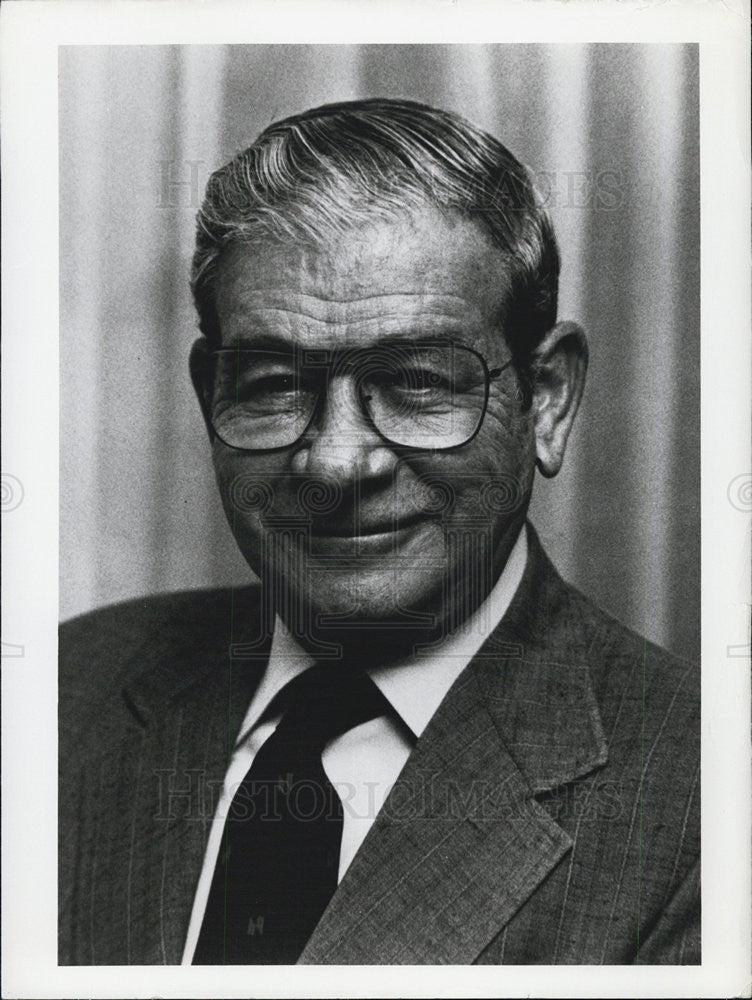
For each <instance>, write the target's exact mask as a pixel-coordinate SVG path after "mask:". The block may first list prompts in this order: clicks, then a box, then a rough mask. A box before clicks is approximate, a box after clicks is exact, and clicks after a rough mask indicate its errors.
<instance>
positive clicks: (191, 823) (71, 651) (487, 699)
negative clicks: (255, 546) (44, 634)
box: [59, 532, 700, 965]
mask: <svg viewBox="0 0 752 1000" xmlns="http://www.w3.org/2000/svg"><path fill="white" fill-rule="evenodd" d="M530 535H531V545H530V555H529V559H528V565H527V568H526V571H525V575H524V578H523V581H522V583H521V585H520V588H519V590H518V593H517V595H516V597H515V599H514V601H513V603H512V605H511V607H510V609H509V611H508V612H507V615H506V616H505V618H504V621H503V622H502V624H501V626H500V627H499V628H498V629H497V630H496V631H495V632H493V633H492V634H491V635H490V636H489V638H488V640H487V641H486V643H485V645H484V646H483V647H482V649H481V650H480V652H479V653H478V655H477V656H476V657H475V658H474V660H473V661H472V662H471V663H470V665H469V666H468V667H467V669H466V670H465V671H464V672H463V673H462V674H461V675H460V677H459V678H458V680H457V681H456V683H455V684H454V686H453V687H452V689H451V690H450V692H449V693H448V694H447V696H446V698H445V700H444V701H443V703H442V704H441V706H440V707H439V709H438V711H437V712H436V714H435V715H434V717H433V719H432V720H431V722H430V723H429V725H428V727H427V729H426V730H425V732H424V734H423V735H422V737H421V738H420V740H419V741H418V743H417V745H416V747H415V749H414V751H413V753H412V755H411V756H410V759H409V760H408V762H407V764H406V765H405V768H404V770H403V772H402V774H401V776H400V778H399V780H398V782H397V784H396V785H395V787H394V788H393V790H392V792H391V795H390V797H389V799H388V801H387V803H386V804H385V806H384V808H383V810H382V811H381V813H380V814H379V816H378V818H377V820H376V822H375V823H374V825H373V827H372V828H371V830H370V832H369V834H368V836H367V838H366V840H365V841H364V843H363V845H362V847H361V849H360V851H359V852H358V854H357V855H356V857H355V860H354V861H353V863H352V864H351V866H350V868H349V869H348V871H347V873H346V875H345V877H344V879H343V881H342V882H341V884H340V886H339V888H338V890H337V892H336V894H335V896H334V897H333V899H332V901H331V903H330V905H329V907H328V909H327V911H326V912H325V914H324V916H323V918H322V920H321V922H320V923H319V925H318V927H317V929H316V931H315V932H314V934H313V936H312V938H311V939H310V941H309V942H308V945H307V947H306V950H305V952H304V953H303V955H302V957H301V962H307V963H340V964H347V963H356V964H378V963H393V964H398V963H410V964H420V963H435V964H442V963H453V964H464V963H504V964H552V963H576V964H598V963H607V964H625V963H634V962H639V963H646V964H647V963H669V964H687V963H696V962H699V961H700V944H699V936H700V931H699V929H700V905H699V897H700V892H699V890H700V875H699V741H700V726H699V692H698V676H697V673H698V672H697V671H696V670H695V669H694V668H692V667H691V666H689V665H687V664H685V663H682V662H679V661H677V660H675V659H674V658H672V657H670V656H668V655H667V654H666V653H664V652H662V651H661V650H659V649H657V648H656V647H654V646H651V645H650V644H649V643H647V642H646V641H644V640H643V639H641V638H639V637H638V636H636V635H634V634H633V633H631V632H629V631H628V630H627V629H625V628H624V627H623V626H621V625H619V624H618V623H617V622H615V621H613V620H612V619H611V618H609V617H607V616H606V615H604V614H603V613H602V612H600V611H599V610H598V609H596V608H595V607H594V606H593V605H592V604H591V603H590V602H589V601H588V600H587V599H585V598H584V597H583V596H582V595H580V594H579V593H578V592H576V591H575V590H574V589H573V588H571V587H569V586H567V585H566V584H564V583H563V582H562V580H561V579H560V577H559V576H558V575H557V573H556V571H555V570H554V568H553V566H552V565H551V564H550V562H549V561H548V559H547V557H546V556H545V554H544V553H543V551H542V549H541V547H540V544H539V543H538V541H537V539H536V538H535V536H534V533H533V532H531V533H530ZM259 603H260V602H259V594H258V591H257V590H256V589H254V588H248V589H244V590H242V591H235V592H234V594H233V593H232V592H231V591H209V592H192V593H183V594H176V595H170V596H166V597H159V598H150V599H147V600H143V601H133V602H129V603H127V604H123V605H119V606H116V607H113V608H108V609H105V610H103V611H98V612H94V613H92V614H91V615H86V616H84V617H81V618H79V619H76V620H74V621H72V622H70V623H68V624H67V625H64V626H63V627H62V631H61V646H60V650H61V655H60V685H61V686H60V800H59V816H60V868H59V902H60V918H59V931H60V955H59V960H60V963H61V964H74V965H89V964H117V965H120V964H138V965H141V964H154V963H178V962H180V959H181V954H182V949H183V944H184V940H185V935H186V932H187V927H188V921H189V917H190V912H191V905H192V901H193V894H194V891H195V888H196V884H197V880H198V876H199V872H200V869H201V862H202V857H203V852H204V847H205V844H206V839H207V836H208V832H209V827H210V823H211V818H212V809H213V804H214V802H215V801H216V798H215V797H216V794H217V791H218V788H219V787H220V786H221V782H222V779H223V775H224V770H225V767H226V764H227V761H228V756H229V754H230V751H231V747H232V743H233V740H234V737H235V736H236V734H237V731H238V728H239V726H240V723H241V720H242V717H243V713H244V711H245V708H246V706H247V704H248V701H249V699H250V697H251V695H252V693H253V690H254V687H255V685H256V684H257V683H258V679H259V677H260V675H261V673H262V671H263V668H264V665H265V657H266V655H267V652H268V646H269V637H268V636H265V635H264V634H263V633H262V632H261V631H260V618H261V615H260V611H259ZM231 620H232V621H233V622H234V623H235V625H234V628H235V631H234V636H235V638H236V639H245V640H248V641H249V642H250V643H251V645H253V644H254V643H255V647H254V648H255V652H256V655H255V657H252V658H243V659H233V660H232V661H231V660H230V657H229V652H228V647H229V639H230V623H231ZM239 623H242V626H239ZM239 627H240V628H241V631H240V632H239Z"/></svg>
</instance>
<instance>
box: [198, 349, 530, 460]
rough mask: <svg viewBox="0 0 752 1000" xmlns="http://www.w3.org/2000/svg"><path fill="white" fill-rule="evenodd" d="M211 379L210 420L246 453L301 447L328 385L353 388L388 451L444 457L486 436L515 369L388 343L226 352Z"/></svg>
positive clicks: (213, 356)
mask: <svg viewBox="0 0 752 1000" xmlns="http://www.w3.org/2000/svg"><path fill="white" fill-rule="evenodd" d="M209 359H210V361H209V366H208V371H207V373H206V377H207V382H206V383H205V384H206V387H207V401H208V415H209V420H210V423H211V425H212V428H213V429H214V433H215V434H216V435H217V437H218V438H219V439H220V440H221V441H223V442H224V443H225V444H226V445H228V446H229V447H230V448H236V449H238V450H240V451H257V452H260V451H275V450H277V449H282V448H289V447H290V446H291V445H293V444H295V443H296V442H297V441H299V440H300V439H301V438H302V437H303V436H304V435H305V433H306V431H307V430H308V429H309V427H310V426H311V424H312V423H313V422H314V421H315V420H316V417H317V415H318V414H319V412H320V408H321V405H322V400H323V399H324V397H325V389H326V386H327V384H328V382H329V380H331V379H333V378H336V377H338V376H345V375H346V376H348V377H351V378H353V380H354V384H355V387H356V390H357V395H358V399H359V402H360V407H361V410H362V413H363V414H364V416H365V418H366V420H367V421H368V423H369V424H370V425H371V426H372V427H373V428H374V430H375V431H376V432H377V433H378V434H379V435H380V436H381V437H382V438H383V439H384V440H385V441H387V442H389V443H390V444H393V445H397V446H399V447H403V448H412V449H427V450H442V451H445V450H447V449H449V448H457V447H459V446H460V445H464V444H467V443H468V442H469V441H471V440H472V438H473V437H475V435H476V434H477V433H478V430H479V429H480V426H481V424H482V423H483V418H484V417H485V414H486V408H487V406H488V395H489V386H490V383H491V381H492V380H493V379H496V378H498V377H499V375H501V373H502V372H503V371H504V370H505V369H506V368H508V367H509V365H510V364H511V363H512V362H511V359H510V360H509V361H507V362H506V364H504V365H502V366H501V367H500V368H494V369H491V370H489V368H488V365H487V364H486V361H485V359H484V358H483V357H482V356H481V355H480V354H478V353H477V351H474V350H472V348H469V347H465V346H464V345H459V344H454V343H451V342H446V341H440V342H435V343H434V342H425V341H421V342H420V343H414V342H402V341H400V342H395V341H392V342H389V343H388V344H382V345H380V346H376V347H368V348H358V349H355V350H353V349H340V350H334V351H323V350H315V349H309V348H295V349H292V350H290V351H288V352H284V351H267V350H256V349H250V348H242V347H238V348H234V347H230V348H220V349H218V350H215V351H212V352H210V354H209Z"/></svg>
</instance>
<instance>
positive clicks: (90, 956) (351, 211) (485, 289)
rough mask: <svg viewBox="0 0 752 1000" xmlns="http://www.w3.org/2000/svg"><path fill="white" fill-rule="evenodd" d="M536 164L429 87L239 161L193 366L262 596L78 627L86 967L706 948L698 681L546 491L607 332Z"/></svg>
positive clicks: (77, 938)
mask: <svg viewBox="0 0 752 1000" xmlns="http://www.w3.org/2000/svg"><path fill="white" fill-rule="evenodd" d="M557 281H558V252H557V248H556V243H555V240H554V235H553V231H552V228H551V224H550V221H549V219H548V217H547V215H546V213H545V211H544V209H543V207H542V205H541V204H540V202H539V200H538V199H537V198H536V194H535V191H534V188H533V186H532V184H531V182H530V179H529V177H528V175H527V173H526V171H525V169H524V168H523V167H522V166H521V165H520V163H519V162H518V161H517V160H516V159H515V158H514V157H513V156H512V155H511V154H510V153H509V152H508V151H507V150H506V149H505V148H504V147H503V146H502V145H501V144H500V143H499V142H498V141H496V140H495V139H494V138H492V137H491V136H489V135H487V134H486V133H484V132H481V131H480V130H478V129H477V128H475V127H473V126H472V125H470V124H469V123H467V122H466V121H464V120H462V119H460V118H459V117H457V116H455V115H452V114H448V113H445V112H442V111H438V110H435V109H432V108H428V107H425V106H422V105H419V104H414V103H411V102H407V101H388V100H370V101H359V102H353V103H348V104H339V105H330V106H326V107H323V108H317V109H314V110H312V111H308V112H306V113H304V114H301V115H298V116H295V117H294V118H290V119H287V120H285V121H282V122H279V123H277V124H274V125H272V126H270V127H269V128H268V129H266V131H265V132H264V133H262V135H261V136H260V137H259V138H258V139H257V141H256V142H255V143H254V144H253V145H252V146H251V147H250V148H249V149H247V150H245V151H244V152H242V153H240V154H239V155H238V156H236V157H235V159H233V160H232V161H231V162H230V163H229V164H228V165H227V166H225V167H223V168H222V169H221V170H219V171H217V172H216V173H215V174H214V175H213V176H212V178H211V180H210V182H209V185H208V189H207V194H206V200H205V202H204V205H203V207H202V208H201V211H200V212H199V216H198V235H197V244H196V253H195V257H194V265H193V275H192V288H193V292H194V297H195V302H196V306H197V309H198V313H199V318H200V327H201V331H202V334H203V336H202V337H201V338H200V339H199V340H198V341H197V342H196V343H195V344H194V346H193V351H192V354H191V374H192V378H193V382H194V385H195V388H196V392H197V395H198V399H199V402H200V405H201V408H202V412H203V415H204V420H205V423H206V428H207V431H208V435H209V440H210V443H211V449H212V456H213V461H214V466H215V469H216V475H217V481H218V484H219V488H220V492H221V496H222V500H223V503H224V507H225V510H226V513H227V517H228V520H229V523H230V527H231V529H232V531H233V533H234V535H235V538H236V540H237V543H238V545H239V547H240V549H241V551H242V553H243V555H244V556H245V558H246V559H247V561H248V563H249V565H250V567H251V568H252V569H253V570H254V571H255V573H256V574H257V576H258V577H259V579H260V586H250V587H247V588H242V589H231V590H226V591H210V592H201V593H196V592H192V593H183V594H177V595H169V596H165V597H159V598H151V599H148V600H144V601H135V602H130V603H128V604H124V605H120V606H117V607H114V608H110V609H106V610H104V611H100V612H95V613H94V614H92V615H89V616H85V617H83V618H80V619H78V620H76V621H74V622H72V623H70V624H68V625H67V626H65V627H64V629H63V638H62V645H61V649H62V654H63V655H62V660H61V717H60V718H61V770H62V784H61V795H60V814H61V861H60V905H61V916H60V940H61V954H60V960H61V962H63V963H68V964H70V963H73V964H92V963H100V964H126V963H135V964H144V963H178V962H183V963H184V964H190V963H194V964H224V963H227V964H235V965H237V964H266V963H294V962H304V963H306V962H307V963H355V964H369V963H371V964H373V963H505V964H531V963H541V964H549V963H581V964H587V963H607V964H624V963H634V962H639V963H674V964H678V963H693V962H698V961H699V955H700V953H699V860H698V859H699V814H698V806H699V795H698V789H697V780H698V761H699V712H698V695H697V688H696V675H695V672H694V671H693V670H692V669H691V668H689V667H688V666H687V665H686V664H683V663H679V662H677V661H676V660H674V659H673V658H671V657H670V656H668V655H667V654H665V653H664V652H662V651H660V650H658V649H656V648H655V647H653V646H651V645H650V644H649V643H647V642H646V641H645V640H643V639H641V638H639V637H638V636H636V635H634V634H633V633H631V632H629V631H628V630H627V629H625V628H624V627H623V626H621V625H619V624H618V623H617V622H615V621H613V620H612V619H610V618H609V617H607V616H606V615H605V614H603V613H602V612H600V611H599V610H597V609H596V608H595V607H594V606H593V605H592V604H591V603H590V602H589V601H588V600H587V599H586V598H584V597H583V596H582V595H580V594H579V593H577V592H576V591H575V590H573V589H572V588H571V587H569V586H568V585H566V584H565V583H563V582H562V580H561V579H560V577H559V576H558V575H557V573H556V571H555V570H554V568H553V567H552V565H551V563H550V562H549V561H548V559H547V557H546V556H545V554H544V553H543V551H542V549H541V546H540V544H539V542H538V540H537V538H536V535H535V532H534V531H533V529H532V527H531V526H530V525H529V524H527V523H526V512H527V508H528V503H529V500H530V495H531V491H532V487H533V479H534V474H535V469H536V467H537V468H538V470H539V471H540V473H541V474H542V475H544V476H554V475H556V473H557V472H558V470H559V468H560V466H561V463H562V460H563V457H564V451H565V447H566V443H567V438H568V435H569V432H570V430H571V427H572V423H573V420H574V417H575V414H576V411H577V407H578V404H579V401H580V396H581V393H582V388H583V382H584V378H585V371H586V364H587V348H586V342H585V338H584V335H583V333H582V331H581V330H580V329H579V327H577V326H576V325H575V324H573V323H557V322H556V300H557Z"/></svg>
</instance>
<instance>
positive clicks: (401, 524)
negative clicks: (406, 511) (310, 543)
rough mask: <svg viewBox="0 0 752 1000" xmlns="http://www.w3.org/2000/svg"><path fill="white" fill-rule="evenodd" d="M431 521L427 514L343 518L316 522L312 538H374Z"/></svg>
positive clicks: (312, 529)
mask: <svg viewBox="0 0 752 1000" xmlns="http://www.w3.org/2000/svg"><path fill="white" fill-rule="evenodd" d="M427 520H431V518H428V517H427V516H426V515H425V514H414V513H413V514H410V515H408V516H405V517H390V518H380V519H368V520H366V519H358V518H353V517H351V516H350V517H343V518H341V519H339V520H338V521H333V520H327V521H314V522H313V524H312V525H311V536H312V537H316V538H352V539H359V538H364V539H365V538H374V537H379V536H381V535H389V534H398V533H400V532H402V531H405V530H407V529H410V528H414V527H415V526H416V525H419V524H422V523H424V522H426V521H427Z"/></svg>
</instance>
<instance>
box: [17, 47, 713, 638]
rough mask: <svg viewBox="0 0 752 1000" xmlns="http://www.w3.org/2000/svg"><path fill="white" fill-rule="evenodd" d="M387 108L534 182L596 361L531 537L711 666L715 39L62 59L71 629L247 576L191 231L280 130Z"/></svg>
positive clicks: (66, 591)
mask: <svg viewBox="0 0 752 1000" xmlns="http://www.w3.org/2000/svg"><path fill="white" fill-rule="evenodd" d="M369 96H391V97H397V96H400V97H408V98H413V99H416V100H420V101H424V102H427V103H429V104H436V105H438V106H439V107H443V108H447V109H449V110H453V111H457V112H460V113H461V114H463V115H465V116H466V117H468V118H469V119H471V120H472V121H473V122H475V123H476V124H478V125H480V126H481V127H483V128H485V129H488V130H489V131H491V132H493V133H494V134H495V135H496V136H498V137H499V138H500V139H501V141H502V142H504V143H505V145H507V146H509V148H510V149H511V150H512V151H513V152H514V153H515V154H516V155H517V156H518V157H519V158H520V159H521V160H523V162H525V163H526V164H527V165H528V166H529V167H531V168H532V170H533V171H534V172H535V174H536V175H537V176H538V179H539V184H540V186H541V188H542V189H543V191H544V192H545V193H546V194H547V197H548V202H549V206H550V207H551V210H552V214H553V217H554V222H555V225H556V228H557V234H558V237H559V242H560V246H561V251H562V257H563V272H562V279H561V299H560V301H561V307H560V317H561V318H571V319H578V320H579V321H580V322H581V323H582V324H583V325H584V327H585V329H586V331H587V333H588V336H589V339H590V346H591V367H590V373H589V379H588V387H587V389H586V393H585V397H584V401H583V406H582V409H581V411H580V416H579V418H578V422H577V426H576V429H575V432H574V435H573V438H572V440H571V442H570V449H569V451H568V455H567V461H566V463H565V468H564V470H563V471H562V473H561V474H560V475H559V476H558V477H557V478H556V479H554V480H552V481H542V480H539V481H538V483H537V487H536V493H535V496H534V501H533V505H532V513H531V517H532V520H533V522H534V523H535V524H536V526H537V528H538V530H539V532H540V534H541V536H542V538H543V542H544V544H545V545H546V547H547V549H548V551H549V554H550V555H551V556H552V558H553V559H554V561H555V562H556V564H557V565H558V567H559V569H560V571H561V572H562V574H563V575H564V576H565V577H566V578H567V579H569V580H570V581H571V582H573V583H574V584H576V585H577V586H579V587H580V588H581V589H582V590H584V591H585V592H587V593H588V594H589V595H590V596H591V597H593V598H594V599H595V600H596V601H597V602H598V603H599V604H600V605H601V606H602V607H604V608H606V609H607V610H609V611H610V612H611V613H613V614H614V615H615V616H616V617H618V618H619V619H621V620H622V621H624V622H626V623H627V624H628V625H631V626H632V627H634V628H635V629H637V630H638V631H640V632H642V633H643V634H645V635H647V636H648V638H650V639H652V640H654V641H656V642H659V643H661V644H662V645H665V646H666V647H668V648H669V649H671V650H672V651H674V652H677V653H679V654H683V655H688V656H699V616H700V574H699V569H700V567H699V562H700V554H699V553H700V545H699V543H700V529H699V461H700V460H699V403H700V400H699V391H700V386H699V372H700V365H699V319H700V301H699V296H700V292H699V287H700V285H699V152H698V144H699V136H698V128H699V126H698V65H697V49H696V46H664V45H616V44H599V45H589V46H580V45H577V46H572V45H560V46H559V45H487V46H475V45H393V46H381V45H362V46H358V45H355V46H350V45H311V46H309V45H298V46H270V45H259V46H252V45H251V46H249V45H242V46H241V45H238V46H143V47H142V46H117V47H96V48H95V47H66V48H62V49H61V50H60V304H61V310H60V320H61V329H60V372H61V424H60V427H61V482H60V497H61V534H60V569H61V590H60V603H61V608H60V612H61V617H63V618H66V617H69V616H70V615H73V614H77V613H79V612H81V611H86V610H89V609H90V608H93V607H96V606H99V605H101V604H104V603H109V602H112V601H117V600H120V599H123V598H127V597H132V596H136V595H141V594H147V593H154V592H158V591H165V590H174V589H184V588H192V587H203V586H208V585H224V584H230V583H240V582H247V581H248V579H249V577H250V571H249V570H248V569H247V567H246V565H245V563H244V562H243V560H242V558H241V556H240V555H239V554H238V553H237V551H236V549H235V545H234V542H233V540H232V537H231V535H230V532H229V529H228V528H227V525H226V523H225V519H224V515H223V513H222V510H221V507H220V504H219V500H218V497H217V494H216V488H215V485H214V481H213V474H212V471H211V465H210V461H209V454H208V447H207V442H206V439H205V432H204V429H203V425H202V422H201V418H200V414H199V411H198V407H197V405H196V403H195V402H194V399H193V398H192V390H191V388H190V384H189V379H188V370H187V356H188V350H189V347H190V344H191V342H192V340H193V338H194V337H195V336H196V323H195V318H194V314H193V310H192V305H191V301H190V295H189V290H188V269H189V262H190V257H191V252H192V242H193V227H194V216H195V213H196V209H197V207H198V203H199V200H200V198H201V196H202V194H203V188H204V185H205V182H206V179H207V177H208V175H209V173H210V172H211V171H212V170H213V169H215V168H216V167H217V166H220V165H221V164H222V163H224V162H226V161H227V160H228V159H229V158H230V157H231V156H232V155H233V154H234V153H235V152H236V151H238V150H239V149H241V148H243V147H245V146H247V145H249V144H250V142H251V141H252V140H253V139H254V138H255V136H256V135H257V134H258V132H259V131H260V130H261V129H262V128H264V127H265V126H266V125H267V124H269V123H270V122H272V121H274V120H276V119H278V118H280V117H282V116H285V115H289V114H292V113H294V112H297V111H300V110H303V109H304V108H307V107H311V106H314V105H316V104H322V103H326V102H330V101H335V100H347V99H352V98H358V97H369ZM29 350H30V352H31V354H32V357H33V350H34V348H33V340H32V339H31V337H30V338H29ZM32 363H33V362H32Z"/></svg>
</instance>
